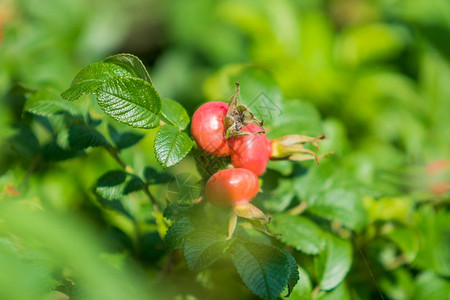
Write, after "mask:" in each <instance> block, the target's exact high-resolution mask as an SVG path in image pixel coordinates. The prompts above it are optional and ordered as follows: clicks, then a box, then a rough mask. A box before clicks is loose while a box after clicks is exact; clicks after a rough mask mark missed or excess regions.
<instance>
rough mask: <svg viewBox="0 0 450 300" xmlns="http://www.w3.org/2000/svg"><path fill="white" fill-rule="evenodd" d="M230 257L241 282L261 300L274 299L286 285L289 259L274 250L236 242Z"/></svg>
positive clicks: (258, 245) (288, 274)
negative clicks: (261, 299)
mask: <svg viewBox="0 0 450 300" xmlns="http://www.w3.org/2000/svg"><path fill="white" fill-rule="evenodd" d="M231 255H232V257H233V262H234V264H235V265H236V269H237V271H238V272H239V275H241V278H242V281H244V283H245V285H247V287H248V288H249V289H250V290H251V291H252V292H253V293H255V294H256V295H258V296H260V297H261V298H263V299H276V298H277V297H278V296H279V294H280V293H281V292H282V291H283V289H284V287H285V286H286V284H287V283H288V278H289V277H290V269H289V268H286V266H289V259H288V257H287V255H286V254H285V253H283V252H282V251H280V250H278V249H276V248H273V247H268V246H264V245H261V244H254V243H240V242H236V243H234V244H233V246H232V248H231Z"/></svg>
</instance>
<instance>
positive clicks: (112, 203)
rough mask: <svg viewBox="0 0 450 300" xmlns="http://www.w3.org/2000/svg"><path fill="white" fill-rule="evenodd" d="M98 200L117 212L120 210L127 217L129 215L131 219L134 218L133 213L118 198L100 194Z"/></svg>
mask: <svg viewBox="0 0 450 300" xmlns="http://www.w3.org/2000/svg"><path fill="white" fill-rule="evenodd" d="M97 199H98V201H99V202H100V203H101V204H103V205H104V206H105V207H106V208H109V209H112V210H114V211H116V212H119V213H121V214H123V215H125V216H126V217H128V218H129V219H130V220H134V217H133V215H132V214H131V213H130V212H129V211H128V210H127V209H126V208H125V206H124V205H123V203H122V202H121V201H120V200H118V199H113V200H108V199H105V198H103V197H101V196H99V195H98V197H97Z"/></svg>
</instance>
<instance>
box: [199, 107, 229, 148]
mask: <svg viewBox="0 0 450 300" xmlns="http://www.w3.org/2000/svg"><path fill="white" fill-rule="evenodd" d="M227 111H228V104H227V103H224V102H207V103H205V104H203V105H202V106H200V107H199V108H198V109H197V110H196V111H195V113H194V115H193V116H192V123H191V133H192V136H193V138H194V140H195V142H196V143H197V145H198V146H199V147H200V148H201V149H202V150H204V151H205V152H207V153H209V154H212V155H214V156H228V155H230V147H229V145H228V141H227V140H226V139H225V126H224V123H223V119H224V117H225V116H226V114H227Z"/></svg>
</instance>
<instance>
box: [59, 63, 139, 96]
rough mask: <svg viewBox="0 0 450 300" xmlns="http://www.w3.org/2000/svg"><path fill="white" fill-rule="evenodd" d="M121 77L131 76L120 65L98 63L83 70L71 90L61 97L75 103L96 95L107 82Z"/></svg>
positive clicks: (75, 79) (76, 77)
mask: <svg viewBox="0 0 450 300" xmlns="http://www.w3.org/2000/svg"><path fill="white" fill-rule="evenodd" d="M121 76H131V74H130V73H129V72H128V71H126V70H124V69H123V68H121V67H120V66H118V65H115V64H112V63H104V62H96V63H93V64H91V65H89V66H87V67H86V68H84V69H82V70H81V71H80V72H79V73H78V74H77V76H75V78H74V80H73V81H72V84H71V85H70V88H68V89H67V90H66V91H64V92H63V93H62V94H61V96H62V97H63V98H64V99H66V100H69V101H74V100H77V99H78V98H80V97H81V96H82V95H84V94H95V93H96V90H97V89H98V88H99V87H101V86H102V85H103V83H104V82H105V81H108V80H110V79H111V78H115V77H121Z"/></svg>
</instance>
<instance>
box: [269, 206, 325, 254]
mask: <svg viewBox="0 0 450 300" xmlns="http://www.w3.org/2000/svg"><path fill="white" fill-rule="evenodd" d="M269 225H270V226H269V228H270V229H271V230H272V231H273V232H276V233H277V234H280V235H279V236H278V238H279V239H280V240H281V241H283V242H284V243H285V244H287V245H290V246H292V247H295V249H297V250H299V251H302V252H304V253H306V254H318V253H319V252H320V251H321V250H322V249H323V248H324V247H325V236H324V234H323V232H322V230H321V229H320V227H319V226H317V225H316V224H315V223H314V222H312V221H311V220H309V219H308V218H305V217H302V216H293V215H282V214H280V215H276V216H274V218H273V220H272V222H271V223H270V224H269Z"/></svg>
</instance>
